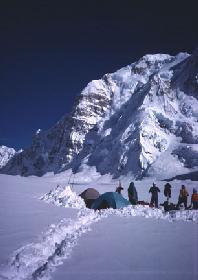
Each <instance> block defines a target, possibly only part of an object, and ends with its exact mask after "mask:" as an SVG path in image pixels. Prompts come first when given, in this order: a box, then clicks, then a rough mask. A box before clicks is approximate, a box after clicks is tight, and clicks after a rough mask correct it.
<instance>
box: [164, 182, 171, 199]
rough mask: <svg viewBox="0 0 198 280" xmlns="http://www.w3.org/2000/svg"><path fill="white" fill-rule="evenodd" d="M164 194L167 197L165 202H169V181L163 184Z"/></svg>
mask: <svg viewBox="0 0 198 280" xmlns="http://www.w3.org/2000/svg"><path fill="white" fill-rule="evenodd" d="M164 196H165V197H166V198H167V202H169V199H170V198H171V184H169V183H166V184H165V185H164Z"/></svg>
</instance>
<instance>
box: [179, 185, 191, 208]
mask: <svg viewBox="0 0 198 280" xmlns="http://www.w3.org/2000/svg"><path fill="white" fill-rule="evenodd" d="M188 196H189V194H188V191H187V189H186V187H185V186H184V185H182V186H181V189H180V192H179V199H178V203H177V208H179V206H180V205H181V204H182V203H183V204H184V207H185V209H187V200H188Z"/></svg>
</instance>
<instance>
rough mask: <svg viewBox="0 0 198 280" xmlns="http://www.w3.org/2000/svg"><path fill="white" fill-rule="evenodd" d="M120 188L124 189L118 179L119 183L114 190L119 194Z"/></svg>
mask: <svg viewBox="0 0 198 280" xmlns="http://www.w3.org/2000/svg"><path fill="white" fill-rule="evenodd" d="M122 190H124V188H123V187H122V184H121V182H120V181H119V185H118V187H117V188H116V192H117V193H119V194H121V191H122Z"/></svg>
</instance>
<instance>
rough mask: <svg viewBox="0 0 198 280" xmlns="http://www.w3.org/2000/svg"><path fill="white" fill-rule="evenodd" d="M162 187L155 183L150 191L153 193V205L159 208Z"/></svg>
mask: <svg viewBox="0 0 198 280" xmlns="http://www.w3.org/2000/svg"><path fill="white" fill-rule="evenodd" d="M159 192H160V189H159V188H158V187H157V186H156V185H155V184H154V183H153V186H152V187H151V188H150V190H149V193H151V203H150V204H151V205H152V206H154V207H156V208H158V193H159Z"/></svg>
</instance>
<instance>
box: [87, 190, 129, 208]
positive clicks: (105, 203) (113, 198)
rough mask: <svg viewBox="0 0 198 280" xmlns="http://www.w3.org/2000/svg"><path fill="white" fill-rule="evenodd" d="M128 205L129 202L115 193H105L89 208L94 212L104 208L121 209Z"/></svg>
mask: <svg viewBox="0 0 198 280" xmlns="http://www.w3.org/2000/svg"><path fill="white" fill-rule="evenodd" d="M128 205H130V203H129V201H128V200H127V199H125V198H124V197H123V196H122V195H121V194H119V193H117V192H106V193H104V194H102V195H101V196H100V197H99V198H98V199H96V200H95V201H94V203H93V204H92V206H91V208H92V209H94V210H100V209H106V208H113V209H118V208H123V207H126V206H128Z"/></svg>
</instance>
